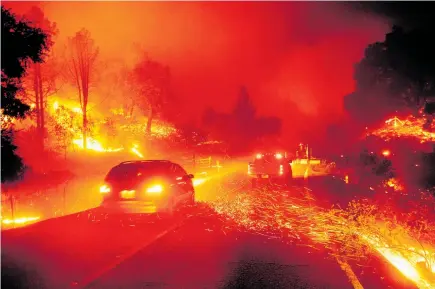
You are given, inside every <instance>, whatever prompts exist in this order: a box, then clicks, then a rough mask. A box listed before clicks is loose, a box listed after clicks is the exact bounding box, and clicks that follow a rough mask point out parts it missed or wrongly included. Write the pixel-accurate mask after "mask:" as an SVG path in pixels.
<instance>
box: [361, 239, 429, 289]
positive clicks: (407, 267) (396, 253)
mask: <svg viewBox="0 0 435 289" xmlns="http://www.w3.org/2000/svg"><path fill="white" fill-rule="evenodd" d="M363 239H365V240H366V241H367V242H368V243H369V244H370V245H371V246H372V247H373V248H374V249H375V250H376V251H378V252H379V253H380V254H381V255H382V256H383V257H384V258H385V259H386V260H387V261H388V262H390V263H391V264H392V265H393V266H394V267H395V268H396V269H397V270H399V271H400V272H401V273H402V274H403V275H404V276H405V277H406V278H408V279H409V280H411V281H413V282H414V283H415V284H416V285H417V286H418V288H420V289H430V288H434V287H435V281H430V280H426V279H425V278H424V276H423V275H422V274H421V272H419V270H418V269H417V262H419V261H422V258H421V257H419V255H421V256H424V255H427V256H430V255H431V254H430V253H429V252H423V254H424V255H423V254H422V253H421V252H420V253H417V252H415V250H414V249H413V248H409V252H411V253H413V254H408V256H406V257H405V256H404V255H403V253H402V252H401V251H400V250H397V249H394V248H390V247H389V246H388V244H386V243H385V244H383V242H382V241H381V240H379V239H377V238H374V237H369V236H365V235H364V236H363ZM416 253H417V254H416ZM428 269H429V270H430V271H431V272H432V273H435V270H434V269H435V268H434V264H431V265H430V268H428Z"/></svg>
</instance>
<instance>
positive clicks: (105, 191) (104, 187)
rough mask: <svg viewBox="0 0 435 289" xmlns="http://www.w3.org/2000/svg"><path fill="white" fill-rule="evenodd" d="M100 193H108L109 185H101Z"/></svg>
mask: <svg viewBox="0 0 435 289" xmlns="http://www.w3.org/2000/svg"><path fill="white" fill-rule="evenodd" d="M100 193H102V194H107V193H110V187H109V186H108V185H102V186H101V187H100Z"/></svg>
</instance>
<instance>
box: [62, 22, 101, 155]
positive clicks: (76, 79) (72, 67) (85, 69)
mask: <svg viewBox="0 0 435 289" xmlns="http://www.w3.org/2000/svg"><path fill="white" fill-rule="evenodd" d="M98 53H99V49H98V47H97V46H96V45H95V43H94V40H93V39H92V38H91V33H90V32H89V31H88V30H86V29H84V28H83V29H81V30H80V31H78V32H77V33H76V34H75V35H74V37H71V38H69V39H68V47H67V56H66V59H67V62H66V66H67V73H68V77H67V78H68V80H69V81H70V82H71V84H73V85H74V86H75V87H76V88H77V94H78V98H79V101H80V107H81V109H82V112H83V113H82V116H83V127H82V134H83V148H84V149H86V148H87V135H88V129H89V128H88V117H87V108H88V101H89V92H90V88H91V86H92V84H93V83H94V80H95V78H96V75H95V74H96V73H95V69H96V64H97V57H98Z"/></svg>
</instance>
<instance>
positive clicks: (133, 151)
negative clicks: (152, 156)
mask: <svg viewBox="0 0 435 289" xmlns="http://www.w3.org/2000/svg"><path fill="white" fill-rule="evenodd" d="M130 151H131V152H132V153H133V154H135V155H137V156H138V157H140V158H143V154H141V152H140V151H139V146H138V145H136V144H135V145H133V147H132V148H131V149H130Z"/></svg>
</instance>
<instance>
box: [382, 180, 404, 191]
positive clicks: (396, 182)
mask: <svg viewBox="0 0 435 289" xmlns="http://www.w3.org/2000/svg"><path fill="white" fill-rule="evenodd" d="M385 185H386V186H387V187H390V188H393V189H394V190H395V191H403V190H404V187H403V185H402V184H400V182H399V180H397V179H396V178H391V179H389V180H387V181H386V182H385Z"/></svg>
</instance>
